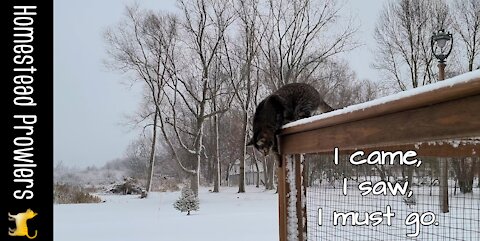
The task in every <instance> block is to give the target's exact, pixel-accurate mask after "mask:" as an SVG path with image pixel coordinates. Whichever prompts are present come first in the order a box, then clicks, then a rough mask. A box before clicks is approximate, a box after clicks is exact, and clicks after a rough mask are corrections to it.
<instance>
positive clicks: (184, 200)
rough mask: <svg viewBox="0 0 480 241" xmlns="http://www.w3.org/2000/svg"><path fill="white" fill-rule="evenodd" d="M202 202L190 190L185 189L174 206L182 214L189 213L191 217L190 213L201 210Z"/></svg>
mask: <svg viewBox="0 0 480 241" xmlns="http://www.w3.org/2000/svg"><path fill="white" fill-rule="evenodd" d="M199 205H200V202H199V200H198V197H196V196H195V193H194V192H193V191H192V190H191V189H190V188H183V189H182V195H181V196H180V198H178V200H177V201H175V203H174V204H173V207H174V208H175V209H177V210H178V211H180V212H182V213H183V212H187V215H190V211H197V210H198V209H199V208H200V206H199Z"/></svg>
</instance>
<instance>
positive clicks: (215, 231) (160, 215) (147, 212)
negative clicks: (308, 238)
mask: <svg viewBox="0 0 480 241" xmlns="http://www.w3.org/2000/svg"><path fill="white" fill-rule="evenodd" d="M237 190H238V188H225V187H224V188H223V189H222V190H221V191H222V192H221V193H209V192H208V189H206V188H203V189H201V191H200V195H199V196H200V210H199V211H198V212H192V214H191V215H190V216H186V214H185V213H180V212H179V211H177V210H176V209H174V208H173V203H174V202H175V200H176V199H178V197H179V196H180V192H166V193H152V194H151V195H150V196H149V197H148V198H147V199H139V198H138V196H133V195H132V196H113V195H102V196H101V197H102V199H103V200H106V202H105V203H98V204H63V205H55V207H54V220H55V221H54V222H55V223H54V236H55V241H138V240H141V241H150V240H151V241H192V240H196V241H204V240H205V241H216V240H219V241H220V240H222V241H224V240H229V241H237V240H238V241H245V240H262V241H269V240H278V204H277V203H278V201H277V200H278V199H277V195H276V194H274V192H273V191H263V189H262V188H255V187H247V192H246V193H243V194H237V193H236V191H237Z"/></svg>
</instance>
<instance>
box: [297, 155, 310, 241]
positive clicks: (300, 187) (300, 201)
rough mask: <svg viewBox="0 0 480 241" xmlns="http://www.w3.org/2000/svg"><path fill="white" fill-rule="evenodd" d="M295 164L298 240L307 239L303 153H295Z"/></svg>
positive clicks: (303, 240) (304, 240)
mask: <svg viewBox="0 0 480 241" xmlns="http://www.w3.org/2000/svg"><path fill="white" fill-rule="evenodd" d="M294 161H295V163H294V166H295V189H296V190H297V193H296V195H297V203H296V204H297V205H296V207H297V210H296V211H297V224H298V226H297V230H298V239H297V240H298V241H306V240H307V202H306V199H307V192H306V191H307V189H306V183H305V179H304V178H303V176H304V175H303V173H304V171H303V168H302V166H303V162H304V158H303V155H299V154H297V155H295V158H294Z"/></svg>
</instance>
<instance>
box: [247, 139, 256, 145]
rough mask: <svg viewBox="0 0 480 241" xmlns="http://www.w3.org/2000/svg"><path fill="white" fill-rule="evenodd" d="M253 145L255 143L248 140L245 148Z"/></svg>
mask: <svg viewBox="0 0 480 241" xmlns="http://www.w3.org/2000/svg"><path fill="white" fill-rule="evenodd" d="M254 143H255V141H254V140H253V138H252V139H250V141H248V142H247V146H253V144H254Z"/></svg>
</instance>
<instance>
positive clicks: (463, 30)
mask: <svg viewBox="0 0 480 241" xmlns="http://www.w3.org/2000/svg"><path fill="white" fill-rule="evenodd" d="M452 9H453V14H454V18H453V28H454V30H455V32H456V33H457V34H458V35H459V37H460V43H461V44H462V45H463V47H464V49H465V51H466V57H467V60H468V62H467V66H468V67H467V69H468V71H472V70H474V63H475V59H476V57H478V55H479V53H480V1H479V0H463V1H454V4H453V7H452Z"/></svg>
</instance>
